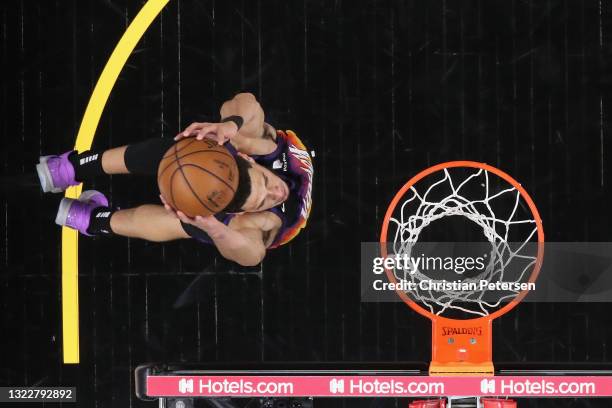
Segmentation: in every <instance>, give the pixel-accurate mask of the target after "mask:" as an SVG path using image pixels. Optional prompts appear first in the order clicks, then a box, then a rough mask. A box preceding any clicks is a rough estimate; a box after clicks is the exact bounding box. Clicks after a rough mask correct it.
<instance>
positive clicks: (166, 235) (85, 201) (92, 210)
mask: <svg viewBox="0 0 612 408" xmlns="http://www.w3.org/2000/svg"><path fill="white" fill-rule="evenodd" d="M55 222H56V223H57V224H59V225H63V226H66V227H70V228H72V229H76V230H78V231H79V232H81V233H82V234H85V235H111V234H116V235H122V236H125V237H131V238H141V239H146V240H148V241H156V242H163V241H171V240H175V239H180V238H189V235H188V234H187V233H186V232H185V230H184V229H183V227H182V226H181V222H180V221H179V220H178V219H177V218H176V216H174V215H173V214H171V213H170V212H168V211H166V209H165V208H164V207H163V206H161V205H154V204H146V205H141V206H139V207H135V208H128V209H123V210H115V209H112V208H110V207H108V200H107V199H106V197H105V196H104V195H103V194H102V193H100V192H98V191H95V190H88V191H84V192H83V193H82V194H81V196H80V197H79V198H78V199H77V200H74V199H70V198H64V199H63V200H62V202H61V204H60V208H59V211H58V213H57V217H56V220H55Z"/></svg>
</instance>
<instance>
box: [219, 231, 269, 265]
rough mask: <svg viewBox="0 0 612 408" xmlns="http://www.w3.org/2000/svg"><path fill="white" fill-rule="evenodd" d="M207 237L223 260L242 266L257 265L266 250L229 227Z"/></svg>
mask: <svg viewBox="0 0 612 408" xmlns="http://www.w3.org/2000/svg"><path fill="white" fill-rule="evenodd" d="M224 227H225V226H224ZM209 236H210V238H211V239H212V240H213V242H214V243H215V246H216V247H217V249H218V250H219V252H220V253H221V255H223V257H224V258H227V259H229V260H231V261H234V262H236V263H239V264H240V265H243V266H255V265H257V264H258V263H260V262H261V261H262V260H263V258H264V256H265V254H266V250H265V248H263V245H262V244H261V243H258V242H254V241H253V240H251V239H249V238H247V237H245V236H244V235H243V234H241V233H240V232H238V231H234V230H232V229H231V228H229V227H225V228H219V230H218V231H214V232H210V233H209Z"/></svg>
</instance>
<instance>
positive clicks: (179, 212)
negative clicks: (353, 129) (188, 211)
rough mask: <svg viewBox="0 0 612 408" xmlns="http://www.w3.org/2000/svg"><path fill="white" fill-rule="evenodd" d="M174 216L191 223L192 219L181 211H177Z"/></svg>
mask: <svg viewBox="0 0 612 408" xmlns="http://www.w3.org/2000/svg"><path fill="white" fill-rule="evenodd" d="M176 216H177V217H179V220H181V221H183V222H184V223H186V224H193V220H192V219H191V218H189V217H188V216H186V215H185V214H184V213H183V212H182V211H177V212H176Z"/></svg>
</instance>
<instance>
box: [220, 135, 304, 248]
mask: <svg viewBox="0 0 612 408" xmlns="http://www.w3.org/2000/svg"><path fill="white" fill-rule="evenodd" d="M228 145H229V143H228V144H226V147H228V148H229V149H230V151H232V150H234V151H232V153H234V154H235V149H233V146H231V145H229V146H228ZM250 156H251V157H252V158H253V160H255V162H256V163H258V164H260V165H262V166H263V167H265V168H267V169H268V170H270V171H272V172H273V173H274V174H276V175H277V176H278V177H280V178H281V179H282V180H283V181H284V182H285V183H287V186H288V187H289V197H288V198H287V200H285V202H283V203H282V204H280V205H277V206H276V207H273V208H271V209H269V210H267V211H271V212H273V213H274V214H276V215H277V216H278V217H279V218H280V219H281V221H282V226H281V227H280V229H279V231H278V233H277V234H276V237H275V238H274V241H273V242H272V244H271V245H270V247H269V248H270V249H272V248H277V247H279V246H281V245H283V244H286V243H287V242H289V241H291V240H292V239H293V238H295V236H296V235H297V234H299V233H300V231H301V229H302V228H304V227H305V226H306V222H307V221H308V217H309V216H310V210H311V207H312V180H313V176H314V167H313V164H312V158H311V157H310V154H309V153H308V151H307V150H306V147H305V146H304V144H303V143H302V141H301V140H300V139H299V138H298V137H297V135H296V134H295V133H294V132H293V131H291V130H287V131H286V132H284V131H282V130H277V131H276V149H275V150H274V151H273V152H272V153H269V154H265V155H250Z"/></svg>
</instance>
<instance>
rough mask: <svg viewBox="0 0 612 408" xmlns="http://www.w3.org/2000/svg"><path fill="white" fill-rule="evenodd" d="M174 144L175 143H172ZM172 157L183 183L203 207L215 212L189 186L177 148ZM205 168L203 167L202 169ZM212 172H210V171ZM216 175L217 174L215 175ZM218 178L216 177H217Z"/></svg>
mask: <svg viewBox="0 0 612 408" xmlns="http://www.w3.org/2000/svg"><path fill="white" fill-rule="evenodd" d="M174 146H176V145H174ZM174 157H175V161H176V162H177V163H178V170H180V171H181V175H182V176H183V180H184V181H185V183H186V184H187V187H189V190H191V193H192V194H193V195H194V196H195V198H197V199H198V201H199V202H200V204H202V205H203V206H204V207H206V209H207V210H208V211H210V212H212V213H213V214H214V213H215V210H213V209H211V208H210V207H209V206H207V205H206V204H204V202H202V199H201V198H200V196H199V195H198V194H197V193H196V192H195V190H194V189H193V187H192V186H191V183H189V180H188V179H187V176H185V172H184V171H183V165H181V161H180V159H179V157H178V151H177V148H176V147H175V148H174ZM203 170H205V169H203ZM211 174H212V173H211ZM213 175H214V174H213ZM215 177H217V176H215ZM217 178H218V177H217Z"/></svg>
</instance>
